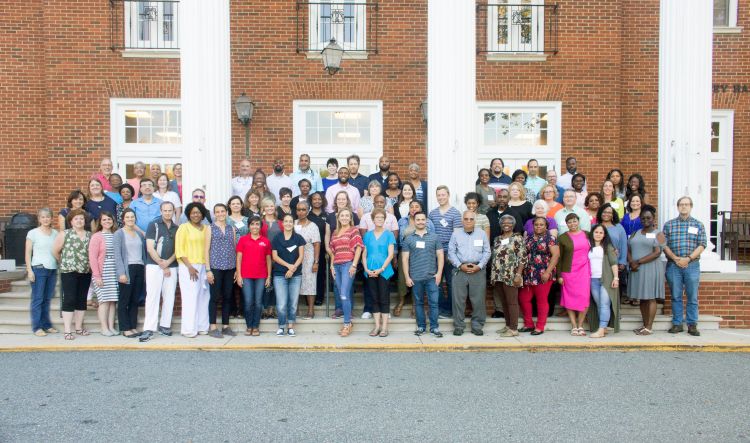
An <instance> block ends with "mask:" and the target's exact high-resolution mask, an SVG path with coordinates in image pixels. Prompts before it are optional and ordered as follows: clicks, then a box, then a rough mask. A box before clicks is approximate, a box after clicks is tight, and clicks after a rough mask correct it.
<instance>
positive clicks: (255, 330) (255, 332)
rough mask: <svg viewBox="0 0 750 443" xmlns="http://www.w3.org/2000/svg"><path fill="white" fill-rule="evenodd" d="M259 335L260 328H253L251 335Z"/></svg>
mask: <svg viewBox="0 0 750 443" xmlns="http://www.w3.org/2000/svg"><path fill="white" fill-rule="evenodd" d="M259 335H260V329H253V337H258V336H259Z"/></svg>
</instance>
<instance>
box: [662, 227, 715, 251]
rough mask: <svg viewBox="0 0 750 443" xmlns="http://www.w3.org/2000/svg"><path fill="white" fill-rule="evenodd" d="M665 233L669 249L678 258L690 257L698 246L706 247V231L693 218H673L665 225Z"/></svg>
mask: <svg viewBox="0 0 750 443" xmlns="http://www.w3.org/2000/svg"><path fill="white" fill-rule="evenodd" d="M663 232H664V236H665V237H666V238H667V247H668V248H669V249H671V250H672V252H673V253H674V254H675V255H676V256H678V257H687V256H689V255H690V254H691V253H692V252H693V251H695V249H696V248H697V247H698V246H703V247H704V248H705V247H706V229H705V228H704V227H703V223H701V222H700V221H698V220H696V219H695V218H693V217H688V218H686V219H685V220H683V219H682V218H680V217H677V218H673V219H672V220H669V221H668V222H666V223H664V230H663ZM697 259H700V257H698V258H697Z"/></svg>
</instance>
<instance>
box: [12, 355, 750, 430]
mask: <svg viewBox="0 0 750 443" xmlns="http://www.w3.org/2000/svg"><path fill="white" fill-rule="evenodd" d="M0 368H1V370H2V372H3V373H4V374H5V376H4V377H1V378H0V441H2V442H16V441H19V442H28V441H55V442H65V441H71V442H72V441H76V442H80V441H86V442H99V441H107V442H128V441H141V442H142V441H148V442H162V441H164V442H174V441H194V442H215V441H219V442H234V441H253V442H258V441H290V442H291V441H294V442H300V441H331V442H334V441H335V442H345V441H391V442H392V441H423V442H441V441H523V442H533V441H582V440H597V441H613V442H620V441H622V442H626V441H627V442H631V441H659V442H684V441H711V442H717V441H721V442H727V441H740V442H747V441H750V421H749V420H748V417H749V416H750V414H749V413H750V402H748V399H747V397H748V394H750V380H749V379H748V377H747V374H748V368H750V354H748V353H698V352H653V351H652V352H611V351H604V352H542V353H536V352H491V353H487V352H464V353H452V352H448V353H445V352H388V353H382V352H237V351H219V352H215V351H179V352H166V351H125V352H40V353H36V352H28V353H27V352H19V353H3V354H0ZM743 374H744V375H743Z"/></svg>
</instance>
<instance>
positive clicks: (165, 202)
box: [159, 201, 174, 210]
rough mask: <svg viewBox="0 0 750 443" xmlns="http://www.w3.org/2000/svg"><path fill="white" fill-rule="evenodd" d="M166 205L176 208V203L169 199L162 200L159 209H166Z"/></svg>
mask: <svg viewBox="0 0 750 443" xmlns="http://www.w3.org/2000/svg"><path fill="white" fill-rule="evenodd" d="M166 205H170V206H172V209H173V210H174V203H172V202H168V201H163V202H161V204H160V205H159V209H164V206H166Z"/></svg>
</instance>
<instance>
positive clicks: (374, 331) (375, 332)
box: [370, 328, 380, 337]
mask: <svg viewBox="0 0 750 443" xmlns="http://www.w3.org/2000/svg"><path fill="white" fill-rule="evenodd" d="M378 334H380V328H372V331H370V337H377V336H378Z"/></svg>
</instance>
